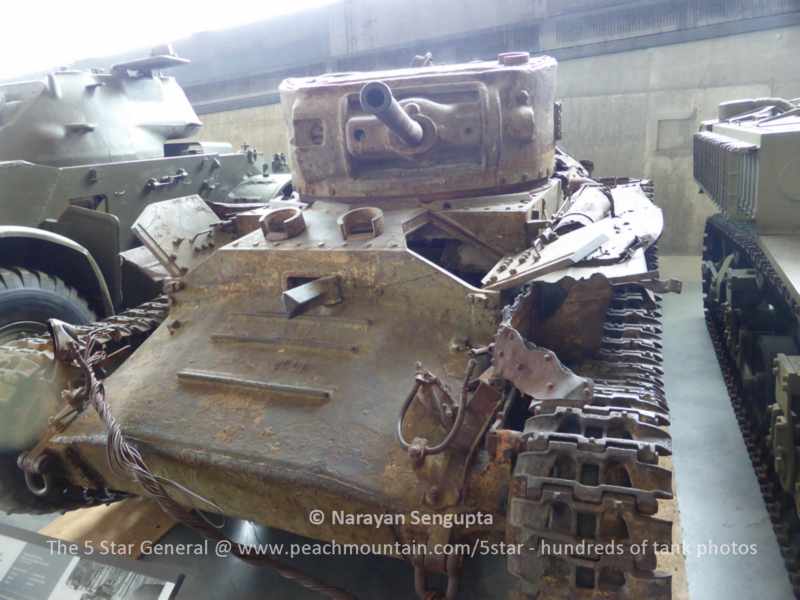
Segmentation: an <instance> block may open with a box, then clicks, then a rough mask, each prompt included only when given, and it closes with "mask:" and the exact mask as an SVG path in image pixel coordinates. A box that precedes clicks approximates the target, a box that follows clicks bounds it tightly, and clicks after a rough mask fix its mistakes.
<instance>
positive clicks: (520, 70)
mask: <svg viewBox="0 0 800 600" xmlns="http://www.w3.org/2000/svg"><path fill="white" fill-rule="evenodd" d="M556 68H557V65H556V61H555V60H554V59H552V58H549V57H546V56H541V57H530V56H529V55H528V54H527V53H507V54H503V55H500V56H499V57H498V60H497V61H491V62H474V63H469V64H463V65H444V66H441V65H429V66H424V67H419V68H410V69H403V70H395V71H385V72H376V73H346V74H336V75H331V74H327V75H320V76H318V77H313V78H305V79H289V80H287V81H285V82H284V83H283V84H282V85H281V89H280V92H281V102H282V107H283V111H284V115H285V119H286V126H287V128H288V130H289V139H290V140H291V147H290V156H289V162H290V164H291V168H292V177H293V182H294V186H295V189H296V192H297V197H296V198H295V200H294V201H292V202H287V203H286V204H285V205H281V206H279V207H277V208H276V207H272V208H270V209H268V210H266V211H265V212H264V213H263V214H262V216H261V217H260V221H259V227H258V228H257V229H256V230H254V231H252V232H250V233H248V234H246V235H243V236H241V237H239V238H238V239H236V240H235V241H232V242H231V243H230V244H228V245H226V246H224V247H222V248H220V249H219V250H217V251H216V252H215V253H213V255H211V256H210V257H209V258H208V259H206V260H205V261H204V262H203V263H202V264H200V265H198V266H196V267H195V268H193V269H191V270H189V271H188V272H187V273H185V274H180V275H179V276H176V277H172V278H170V279H169V280H168V281H166V283H165V291H166V293H167V297H166V299H165V300H159V301H157V302H155V303H151V304H149V305H145V306H143V307H141V308H140V309H137V310H135V311H131V312H129V313H126V314H123V315H122V316H121V318H119V319H117V320H113V319H112V320H106V321H101V322H98V323H95V324H93V325H88V326H80V327H76V326H72V325H69V324H66V323H63V322H60V321H56V320H53V321H51V322H50V328H49V335H48V336H42V337H39V338H30V339H25V340H18V341H15V342H13V343H11V344H8V345H6V346H5V347H3V348H2V354H0V369H2V370H0V373H2V374H3V376H4V379H3V381H4V382H5V386H4V387H3V388H0V393H2V394H5V402H4V405H3V406H4V410H7V411H10V412H9V414H12V415H14V416H12V417H7V418H16V419H22V418H25V417H26V415H29V414H30V413H31V412H37V411H38V412H39V413H41V412H48V414H49V415H51V416H52V418H51V419H50V421H49V423H50V424H49V426H47V427H45V428H43V429H42V430H41V431H40V432H39V434H40V435H39V437H38V438H37V439H36V440H35V443H31V444H29V445H27V446H24V447H23V446H22V445H21V444H20V443H16V445H15V444H6V456H8V457H12V456H13V457H14V458H15V461H14V463H13V465H14V467H13V469H11V468H9V469H6V471H7V472H5V474H4V484H3V485H4V489H3V492H4V493H3V494H2V502H3V503H4V505H5V506H6V507H7V508H12V509H15V510H29V511H30V510H34V511H35V510H52V509H54V508H62V509H64V508H70V507H75V506H83V505H86V504H91V503H97V502H108V501H112V500H114V499H116V498H119V497H124V496H126V495H130V494H138V495H146V496H150V497H153V498H155V499H156V500H157V501H158V502H159V503H160V504H161V506H162V507H163V508H164V509H165V510H167V511H168V512H169V513H170V514H173V515H175V516H176V517H177V518H179V519H180V520H182V521H183V522H186V523H188V524H190V525H192V526H193V527H196V528H198V529H200V530H202V531H203V532H204V533H206V534H207V535H209V536H211V537H216V538H219V537H221V536H222V533H221V532H219V531H218V530H214V529H213V528H211V527H210V526H209V525H208V522H207V521H206V520H204V519H203V518H201V511H206V512H208V511H210V512H216V513H220V514H224V515H228V516H232V517H238V518H242V519H247V520H251V521H254V522H257V523H260V524H265V525H269V526H274V527H278V528H281V529H284V530H287V531H290V532H294V533H297V534H300V535H304V536H308V537H310V538H313V539H316V540H322V541H324V542H327V543H333V542H335V543H336V544H340V545H345V544H351V545H359V547H363V545H369V547H370V548H371V550H370V551H371V552H377V553H382V554H387V555H390V556H394V557H396V558H399V559H405V560H408V561H410V562H411V563H412V564H413V565H414V571H415V588H416V590H417V593H418V595H419V597H420V598H429V597H445V598H450V599H452V598H457V597H459V585H458V584H459V576H460V574H461V572H462V570H463V569H464V567H465V564H468V561H469V557H470V556H476V555H482V554H487V553H500V554H503V555H504V556H506V557H507V563H508V571H509V573H510V575H509V576H510V577H512V578H515V579H516V581H517V582H518V583H517V584H515V585H517V587H518V591H517V592H515V593H517V594H518V595H516V596H514V597H518V598H522V597H524V598H537V599H540V600H541V599H551V598H552V599H567V598H596V599H599V598H604V599H608V598H615V599H620V600H621V599H636V600H639V599H641V600H644V599H659V600H660V599H663V600H667V599H669V598H670V597H671V583H670V576H669V574H668V573H666V572H663V571H661V570H659V568H658V567H659V565H658V557H657V553H656V549H657V548H658V547H659V545H669V544H670V543H671V541H672V537H671V530H672V527H671V522H670V521H669V520H668V519H665V518H662V515H663V511H662V510H661V509H663V506H664V502H665V501H668V500H669V499H670V498H671V497H672V483H671V471H670V467H669V462H668V456H669V454H670V451H671V442H670V435H669V432H668V424H669V418H668V409H667V405H666V400H665V394H664V388H663V383H662V378H661V376H662V370H661V366H660V363H661V342H660V336H661V324H660V311H659V303H660V294H661V293H663V292H668V291H678V288H679V284H678V283H677V282H674V281H664V280H661V279H660V278H659V274H658V261H657V255H656V242H657V240H658V238H659V236H660V234H661V231H662V228H663V219H662V213H661V211H660V209H659V208H658V207H657V206H656V205H655V204H654V202H653V186H652V185H651V184H650V183H649V182H648V181H644V180H638V179H630V178H614V179H596V178H593V177H592V175H591V173H590V170H589V169H588V168H587V166H586V165H588V163H585V164H583V163H581V162H579V161H577V160H575V159H573V158H572V157H570V156H569V155H568V154H566V153H565V152H564V151H562V150H561V149H560V148H559V147H558V146H557V140H558V138H559V130H560V119H561V115H560V107H559V105H558V104H557V103H556V99H555V83H556ZM121 347H122V348H125V349H126V353H127V354H130V356H129V357H127V358H126V359H125V360H124V361H123V360H122V359H121V356H123V355H121V354H119V353H118V352H117V349H119V348H121ZM134 350H135V351H134ZM120 363H121V364H120ZM54 390H57V391H58V393H56V392H55V391H54ZM17 456H19V458H18V459H17ZM9 460H10V459H9ZM9 464H11V463H9ZM20 482H22V483H20ZM609 545H610V546H611V547H612V548H613V551H608V550H607V549H608V547H609ZM234 548H235V549H236V551H235V553H236V554H238V555H239V556H241V557H242V558H244V559H245V560H250V561H253V562H260V563H262V564H267V565H269V566H271V567H274V568H276V569H278V570H279V571H280V572H281V573H282V574H284V575H286V576H288V577H291V578H293V579H294V580H295V581H297V582H298V583H299V584H300V585H304V586H306V587H309V588H311V589H314V590H317V591H319V592H320V593H322V594H323V595H327V596H329V597H333V598H350V597H352V596H350V595H349V594H348V593H347V592H345V591H343V590H341V589H338V588H336V587H335V586H336V583H337V582H335V581H332V582H319V581H316V580H314V579H313V578H311V577H310V576H308V575H305V574H300V573H298V572H297V571H296V569H295V568H294V567H293V566H292V565H290V564H288V563H287V562H285V561H283V560H282V559H280V558H279V557H276V556H269V555H265V554H264V553H259V552H254V551H252V549H248V548H246V547H241V546H236V545H235V546H234ZM467 548H473V549H474V548H477V549H478V551H477V552H475V551H474V550H473V551H468V550H467ZM434 573H438V574H440V576H443V578H444V579H445V580H446V581H447V583H446V586H445V587H443V588H441V589H435V588H433V587H432V585H431V580H430V578H428V575H429V574H434ZM436 594H439V595H438V596H437V595H436Z"/></svg>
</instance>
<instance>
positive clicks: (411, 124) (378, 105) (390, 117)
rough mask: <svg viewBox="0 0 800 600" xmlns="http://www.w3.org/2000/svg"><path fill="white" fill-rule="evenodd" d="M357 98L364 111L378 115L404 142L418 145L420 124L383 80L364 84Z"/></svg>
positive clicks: (419, 142)
mask: <svg viewBox="0 0 800 600" xmlns="http://www.w3.org/2000/svg"><path fill="white" fill-rule="evenodd" d="M359 99H360V100H361V108H362V109H364V112H367V113H369V114H371V115H375V116H376V117H378V118H379V119H380V120H381V121H383V123H384V124H385V125H386V126H387V127H388V128H389V129H391V130H392V131H393V132H394V133H395V134H396V135H397V137H399V138H400V139H401V140H403V141H404V142H405V143H406V144H408V145H409V146H419V145H420V144H421V143H422V138H423V137H424V132H423V130H422V125H420V124H419V123H418V122H417V121H415V120H414V119H412V118H411V117H410V116H409V114H408V113H407V112H406V111H405V110H404V109H403V107H402V106H400V103H399V102H398V101H397V99H396V98H395V97H394V95H393V94H392V90H391V89H390V88H389V86H388V85H386V84H385V83H384V82H382V81H371V82H369V83H368V84H366V85H365V86H364V87H363V88H361V94H360V96H359Z"/></svg>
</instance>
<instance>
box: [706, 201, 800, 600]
mask: <svg viewBox="0 0 800 600" xmlns="http://www.w3.org/2000/svg"><path fill="white" fill-rule="evenodd" d="M712 234H717V235H720V236H722V237H723V238H724V239H726V240H727V242H728V244H731V245H733V246H735V247H736V248H737V249H738V250H739V251H740V252H741V253H743V255H744V256H746V257H747V259H748V260H749V261H750V263H751V264H752V266H753V268H755V269H756V270H757V271H758V272H759V273H760V274H761V276H762V277H763V278H764V281H765V282H766V284H768V285H769V286H770V287H771V288H772V289H773V290H774V291H776V292H777V293H778V294H779V296H780V297H781V298H782V299H783V301H784V302H785V303H786V306H787V307H789V308H790V309H791V311H792V312H793V313H794V315H795V316H796V318H797V319H800V306H798V304H797V302H796V301H795V299H794V297H793V296H792V294H791V293H790V292H789V290H788V289H786V286H785V285H784V284H783V281H782V280H781V278H780V276H779V275H778V273H777V271H776V270H775V268H774V266H773V265H772V263H771V262H770V261H769V259H768V258H767V257H766V256H765V255H764V253H763V252H762V250H761V247H760V246H759V244H758V240H757V238H756V237H755V234H754V233H753V232H752V231H751V230H750V229H749V228H748V227H746V226H744V225H740V224H738V223H734V222H732V221H730V220H728V219H726V218H725V217H724V216H722V215H715V216H713V217H711V218H710V219H709V220H708V221H707V223H706V240H708V239H709V237H710V236H711V235H712ZM707 258H710V257H709V256H708V244H706V249H705V251H704V255H703V259H704V260H706V259H707ZM708 277H709V274H708V273H706V272H705V270H704V273H703V278H704V281H703V289H704V291H706V290H707V289H708V285H709V284H710V281H708ZM703 302H704V311H705V321H706V326H707V328H708V332H709V335H710V337H711V342H712V344H713V346H714V351H715V353H716V356H717V361H718V362H719V366H720V370H721V371H722V376H723V378H724V381H725V387H726V388H727V391H728V397H729V399H730V402H731V405H732V406H733V411H734V414H735V415H736V421H737V423H738V425H739V429H740V431H741V433H742V439H743V440H744V443H745V446H746V448H747V452H748V455H749V457H750V462H751V463H752V465H753V469H754V471H755V474H756V477H757V479H758V485H759V488H760V490H761V495H762V497H763V499H764V504H765V506H766V508H767V514H768V515H769V518H770V522H771V523H772V529H773V531H774V532H775V537H776V539H777V541H778V545H779V548H780V552H781V556H782V557H783V560H784V565H785V566H786V571H787V574H788V576H789V581H790V583H791V585H792V590H793V592H794V597H795V598H797V599H798V600H800V522H798V518H797V515H796V513H795V508H794V501H793V499H792V498H791V497H790V496H789V495H788V494H787V493H786V492H785V491H784V490H783V488H782V486H781V483H780V479H779V477H778V475H777V473H776V472H775V468H774V464H773V460H774V457H773V456H772V452H771V450H770V448H769V447H768V445H767V443H766V438H764V437H763V436H760V435H758V434H757V433H756V429H757V427H756V426H755V423H756V417H757V416H760V417H762V418H763V415H756V414H755V411H756V407H754V406H753V405H751V404H750V403H748V402H747V401H746V398H745V395H744V393H743V390H742V382H741V380H740V377H739V375H738V369H737V367H736V361H735V360H734V358H733V357H732V356H731V355H730V352H729V349H728V346H727V344H726V343H725V326H724V322H723V316H722V315H719V314H715V311H714V310H713V306H712V305H711V303H710V302H709V301H708V298H707V297H705V295H704V300H703Z"/></svg>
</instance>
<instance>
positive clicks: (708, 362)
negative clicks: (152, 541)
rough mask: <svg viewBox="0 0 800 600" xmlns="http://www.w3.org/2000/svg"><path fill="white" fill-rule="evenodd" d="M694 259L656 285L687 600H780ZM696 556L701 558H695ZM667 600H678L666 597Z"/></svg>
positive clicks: (244, 585) (779, 570)
mask: <svg viewBox="0 0 800 600" xmlns="http://www.w3.org/2000/svg"><path fill="white" fill-rule="evenodd" d="M699 271H700V268H699V259H698V258H696V257H665V258H663V259H662V276H665V277H677V278H679V279H682V280H683V282H684V292H683V294H681V295H679V296H678V295H668V296H666V297H665V299H664V365H665V371H666V376H665V381H666V386H667V394H668V399H669V403H670V409H671V420H672V426H671V432H672V437H673V446H674V447H673V450H674V455H673V459H674V467H675V487H676V491H677V496H678V503H679V508H680V520H681V527H682V533H683V543H684V544H685V546H686V549H687V556H686V571H687V576H688V584H689V597H690V598H691V599H692V600H723V599H728V598H759V600H786V599H788V598H791V590H790V587H789V582H788V579H787V577H786V573H785V571H784V569H783V565H782V561H781V558H780V555H779V552H778V547H777V544H776V542H775V537H774V535H773V533H772V529H771V527H770V523H769V519H768V517H767V513H766V510H765V508H764V504H763V501H762V499H761V496H760V494H759V491H758V487H757V485H756V479H755V476H754V474H753V471H752V468H751V466H750V462H749V460H748V458H747V454H746V451H745V447H744V444H743V442H742V438H741V436H740V434H739V430H738V427H737V425H736V421H735V419H734V415H733V411H732V410H731V406H730V403H729V402H728V398H727V395H726V392H725V389H724V387H723V382H722V378H721V375H720V372H719V368H718V366H717V361H716V358H715V356H714V353H713V350H712V347H711V343H710V341H709V338H708V333H707V331H706V328H705V323H704V321H703V314H702V306H701V298H700V284H699V281H698V279H699ZM53 518H54V516H51V515H46V516H42V517H25V516H9V515H3V514H2V513H0V521H2V522H5V523H8V524H11V525H16V526H18V527H23V528H27V529H33V530H36V529H39V528H40V527H42V526H43V525H45V524H46V523H47V522H48V521H50V520H52V519H53ZM231 527H232V528H234V531H232V532H231V533H232V534H234V535H235V536H237V537H238V538H239V540H240V541H243V542H244V541H252V542H258V543H266V542H268V541H269V542H285V543H291V542H295V541H297V539H298V538H296V536H292V535H290V534H286V533H283V532H280V531H273V530H267V529H262V528H256V527H254V526H252V525H250V524H248V523H232V524H231ZM195 539H197V538H196V535H195V534H194V533H192V532H191V531H189V530H187V529H185V528H182V527H178V528H175V529H174V530H172V531H171V532H170V533H169V534H168V535H167V537H166V538H165V541H172V542H178V541H187V542H188V541H191V540H195ZM731 543H736V544H745V545H751V544H754V545H755V546H754V548H755V549H756V550H757V552H756V553H755V554H754V555H750V556H731V555H727V556H723V555H721V553H718V552H717V553H715V552H714V551H713V547H714V545H716V546H722V545H725V544H731ZM700 548H703V549H704V550H703V551H698V550H699V549H700ZM154 560H156V561H157V562H160V563H162V565H163V566H166V567H170V566H172V567H173V568H174V569H175V570H177V571H180V572H183V573H185V574H186V581H185V583H184V588H183V590H182V592H181V593H180V594H179V595H178V598H182V597H185V598H193V599H198V600H203V599H220V598H236V599H237V600H245V599H251V598H252V599H254V600H255V599H264V598H270V599H273V598H274V599H282V598H301V599H306V598H307V599H312V598H318V597H319V596H317V595H316V594H313V593H310V592H307V591H305V590H303V589H301V588H299V587H298V586H296V585H295V584H293V583H291V582H288V581H286V580H284V579H282V578H281V577H280V576H279V575H277V574H276V573H275V572H273V571H271V570H269V569H259V568H256V567H252V566H249V565H246V564H243V563H241V562H239V561H237V560H236V559H231V558H227V559H219V558H215V557H214V556H206V557H203V558H195V557H192V558H159V559H154ZM292 562H293V563H294V564H295V565H296V566H298V567H300V568H302V569H304V570H307V571H309V572H311V573H313V574H314V575H315V576H317V577H319V578H320V579H323V580H325V581H326V582H328V583H333V584H336V585H338V586H341V587H343V588H344V589H346V590H348V591H350V592H352V593H354V594H355V595H356V596H357V597H358V598H361V599H367V598H370V599H371V598H380V599H382V600H394V599H398V600H399V599H403V600H408V599H409V598H413V597H414V588H413V571H412V568H411V567H410V566H408V565H406V564H404V563H402V562H400V561H397V560H393V559H387V558H377V557H369V558H359V559H355V558H349V557H324V558H319V557H317V558H314V557H304V558H302V559H296V560H294V561H292ZM504 562H505V561H504V559H502V558H493V559H480V560H475V561H471V562H470V563H468V567H467V568H466V569H465V573H464V577H463V580H462V583H461V589H462V594H461V595H459V598H465V599H472V600H477V599H488V598H502V597H504V596H505V593H504V592H505V590H506V589H507V588H508V586H509V584H510V581H509V578H508V577H507V576H506V575H505V564H504ZM675 597H676V600H677V598H678V595H677V594H676V596H675Z"/></svg>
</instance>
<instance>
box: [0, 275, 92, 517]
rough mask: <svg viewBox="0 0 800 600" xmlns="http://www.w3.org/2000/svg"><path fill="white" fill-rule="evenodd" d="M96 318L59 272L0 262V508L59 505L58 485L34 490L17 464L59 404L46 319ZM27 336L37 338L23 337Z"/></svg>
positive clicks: (59, 383)
mask: <svg viewBox="0 0 800 600" xmlns="http://www.w3.org/2000/svg"><path fill="white" fill-rule="evenodd" d="M51 318H55V319H60V320H62V321H66V322H68V323H73V324H76V325H77V324H85V323H90V322H92V321H94V320H95V315H94V313H93V312H92V310H91V309H90V308H89V304H88V303H87V302H86V300H85V299H83V298H81V297H80V296H79V295H78V293H77V291H76V290H75V289H74V288H72V287H70V286H68V285H67V284H65V283H64V282H63V281H62V280H61V279H59V278H58V277H54V276H52V275H49V274H48V273H44V272H42V271H34V270H30V269H23V268H20V267H7V268H0V510H3V511H5V512H22V513H46V512H52V511H54V510H58V509H59V508H64V498H63V494H62V491H61V490H58V489H53V490H51V491H50V493H48V494H44V495H42V496H36V495H34V494H32V493H31V492H30V490H29V489H28V486H27V484H26V483H25V478H24V475H23V473H22V471H21V470H20V469H19V467H17V457H18V456H19V454H20V453H21V452H23V451H25V450H27V449H29V448H30V447H32V446H33V445H34V444H35V443H36V441H37V440H38V439H39V437H40V436H41V435H42V433H44V431H45V429H46V428H47V420H48V418H49V417H50V416H52V415H54V414H55V413H56V412H58V410H59V409H60V407H61V399H60V392H61V389H63V386H64V384H65V379H64V377H63V373H62V372H61V369H60V367H59V364H57V363H56V362H55V361H54V360H53V354H52V344H51V343H49V337H50V336H49V334H48V332H47V321H48V319H51ZM26 338H39V339H38V340H35V339H26Z"/></svg>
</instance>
